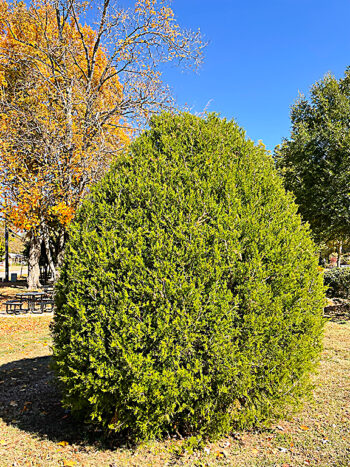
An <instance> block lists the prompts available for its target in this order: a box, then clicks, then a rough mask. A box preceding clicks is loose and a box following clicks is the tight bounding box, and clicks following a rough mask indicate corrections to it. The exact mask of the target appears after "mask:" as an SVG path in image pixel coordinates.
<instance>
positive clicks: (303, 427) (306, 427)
mask: <svg viewBox="0 0 350 467" xmlns="http://www.w3.org/2000/svg"><path fill="white" fill-rule="evenodd" d="M300 429H301V430H304V431H307V430H309V427H308V426H306V425H300Z"/></svg>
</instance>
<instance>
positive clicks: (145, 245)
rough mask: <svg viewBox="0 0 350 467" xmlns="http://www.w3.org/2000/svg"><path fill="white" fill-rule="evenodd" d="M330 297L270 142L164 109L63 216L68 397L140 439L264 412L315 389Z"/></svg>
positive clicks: (219, 426) (62, 321)
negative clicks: (68, 224) (71, 214)
mask: <svg viewBox="0 0 350 467" xmlns="http://www.w3.org/2000/svg"><path fill="white" fill-rule="evenodd" d="M323 305H324V288H323V278H322V275H321V274H320V273H319V271H318V267H317V256H316V255H315V247H314V244H313V242H312V240H311V238H310V233H309V230H308V227H307V226H305V225H303V224H302V223H301V220H300V217H299V215H297V206H296V205H295V204H294V202H293V199H292V197H291V195H289V194H287V193H286V192H285V191H284V189H283V187H282V183H281V180H280V178H279V177H278V175H277V173H276V171H275V169H274V164H273V160H272V158H271V156H270V155H269V154H268V153H267V151H266V150H265V149H264V146H263V145H261V144H259V145H255V144H254V143H253V142H252V141H251V140H249V139H247V138H246V137H245V133H244V131H243V130H242V129H240V128H239V127H238V126H237V124H236V123H234V122H232V121H230V122H228V121H226V120H221V119H220V118H219V117H218V116H217V115H215V114H210V115H208V116H207V117H206V118H199V117H196V116H193V115H190V114H187V113H184V114H179V115H176V116H174V115H170V114H163V115H161V116H159V117H156V118H154V119H153V120H152V122H151V125H150V129H149V130H148V131H145V132H144V133H143V134H142V135H141V136H140V137H139V138H138V139H137V140H136V141H135V142H134V143H133V144H132V145H131V148H130V150H129V152H127V153H126V154H125V155H124V156H123V157H121V158H119V160H118V161H117V162H115V164H114V165H113V167H112V169H111V170H110V171H109V173H108V174H107V175H106V176H105V177H104V178H103V180H102V181H101V182H100V183H99V184H98V186H96V187H95V188H94V189H93V190H92V192H91V194H90V196H89V197H88V198H87V199H86V201H85V202H84V204H83V206H82V207H81V209H80V211H79V212H78V214H77V216H76V220H75V222H74V224H73V226H72V228H71V230H70V241H69V244H68V247H67V251H66V254H65V262H64V265H63V268H62V272H61V276H60V280H59V283H58V286H57V292H56V314H55V322H54V327H53V336H54V361H55V366H56V371H57V374H58V378H59V381H60V383H61V386H62V390H63V394H64V403H65V405H66V407H69V408H70V409H71V410H72V411H75V412H78V413H80V414H83V415H85V417H86V418H87V419H88V420H90V421H91V420H92V421H95V422H97V423H99V424H100V425H101V426H103V427H105V429H106V430H107V431H109V430H112V431H113V430H114V431H115V432H119V433H129V435H130V434H131V435H132V436H133V439H147V438H154V437H160V436H162V435H164V434H166V433H174V432H180V433H183V434H189V433H193V434H196V435H211V436H213V435H218V434H222V433H225V432H228V431H229V430H230V429H232V428H243V427H249V426H252V425H257V424H260V423H263V422H267V421H269V420H271V419H272V418H273V417H275V416H277V415H279V414H281V412H282V411H283V410H285V409H286V408H288V409H289V408H291V407H293V406H295V405H296V404H298V401H300V398H301V396H303V395H304V394H305V393H306V392H307V391H308V390H309V375H310V372H311V371H312V370H313V369H314V366H315V364H316V362H317V359H318V355H319V352H320V348H321V335H322V327H323V319H322V309H323Z"/></svg>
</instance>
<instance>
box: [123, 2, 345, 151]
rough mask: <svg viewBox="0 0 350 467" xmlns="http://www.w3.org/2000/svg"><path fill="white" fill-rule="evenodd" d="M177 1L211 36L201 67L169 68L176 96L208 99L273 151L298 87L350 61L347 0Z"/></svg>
mask: <svg viewBox="0 0 350 467" xmlns="http://www.w3.org/2000/svg"><path fill="white" fill-rule="evenodd" d="M120 3H121V4H122V5H126V4H129V5H130V4H131V3H133V2H131V1H130V0H124V1H123V0H121V2H120ZM172 8H173V10H174V12H175V15H176V17H177V19H178V21H179V23H180V25H182V26H184V27H187V28H191V29H197V28H198V27H199V28H200V29H201V31H202V33H203V34H204V36H205V38H206V40H207V41H209V46H208V47H207V50H206V52H205V60H204V64H203V66H202V67H201V69H200V70H199V72H198V73H197V74H195V73H188V72H186V73H181V72H180V71H179V69H177V68H173V69H171V70H167V71H166V73H165V74H164V80H165V81H166V82H168V83H169V84H170V86H171V87H172V89H173V92H174V95H175V97H176V98H177V101H178V103H179V104H181V105H182V104H185V103H186V104H188V105H189V106H190V107H191V108H192V110H193V111H194V112H201V111H203V109H204V108H205V107H206V105H207V104H208V103H210V104H209V110H212V111H216V112H219V113H220V114H221V115H222V116H225V117H228V118H234V119H236V121H237V122H238V123H239V124H240V125H241V126H243V127H244V128H245V129H246V131H247V134H248V136H250V137H251V138H252V139H254V140H256V141H257V140H259V139H262V140H263V142H264V143H265V144H266V146H267V147H268V149H270V150H273V148H274V147H275V145H276V144H278V143H280V141H281V139H282V137H283V136H288V135H289V110H290V106H291V105H292V103H293V102H294V100H295V99H296V97H297V95H298V91H300V92H303V93H307V92H308V90H309V88H310V86H311V85H312V84H313V83H314V82H315V81H316V80H318V79H320V78H322V77H323V75H324V74H325V73H327V72H328V71H331V72H332V73H333V74H335V75H336V76H337V77H338V78H339V77H340V76H342V74H343V72H344V70H345V68H346V67H347V66H348V65H350V27H349V24H350V1H349V0H332V1H331V0H327V1H326V0H265V1H261V0H246V1H245V2H243V1H236V0H217V1H215V2H214V1H213V0H173V2H172Z"/></svg>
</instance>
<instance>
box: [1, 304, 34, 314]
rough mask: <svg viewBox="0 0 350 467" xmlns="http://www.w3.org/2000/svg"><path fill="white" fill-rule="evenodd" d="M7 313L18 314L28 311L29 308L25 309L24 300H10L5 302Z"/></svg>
mask: <svg viewBox="0 0 350 467" xmlns="http://www.w3.org/2000/svg"><path fill="white" fill-rule="evenodd" d="M5 305H6V313H7V314H9V315H13V314H18V313H27V311H28V310H27V309H23V305H24V303H23V302H20V301H18V300H8V301H7V302H5Z"/></svg>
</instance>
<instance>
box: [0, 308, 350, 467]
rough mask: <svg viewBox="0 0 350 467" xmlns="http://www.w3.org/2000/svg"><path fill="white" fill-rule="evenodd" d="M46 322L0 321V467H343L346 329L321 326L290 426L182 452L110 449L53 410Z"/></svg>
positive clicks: (159, 447) (55, 399) (167, 444)
mask: <svg viewBox="0 0 350 467" xmlns="http://www.w3.org/2000/svg"><path fill="white" fill-rule="evenodd" d="M50 319H51V318H50V317H48V316H26V317H0V466H1V467H5V466H21V467H22V466H45V467H46V466H64V465H66V466H70V465H71V466H73V465H75V466H98V467H100V466H101V467H102V466H165V465H193V466H216V465H230V466H273V465H274V466H281V467H282V466H284V467H286V466H305V465H311V466H339V467H340V466H344V467H345V466H347V467H348V466H349V465H350V447H349V445H350V443H349V442H350V428H349V427H350V424H349V421H350V420H349V415H350V352H349V348H350V322H349V321H345V322H329V323H328V324H327V325H326V334H325V350H324V353H323V357H322V362H321V366H320V372H319V375H318V376H317V377H316V381H315V383H316V389H315V391H314V400H313V402H312V403H308V404H307V405H305V407H304V410H303V411H302V412H300V413H299V414H298V415H297V416H295V417H294V418H292V419H291V420H290V421H280V422H279V423H278V425H276V426H274V427H272V428H271V429H270V430H266V431H263V432H260V433H258V432H255V433H254V432H243V433H239V434H235V435H233V436H231V437H227V438H224V439H223V440H221V441H219V442H216V443H207V444H206V445H205V447H204V449H202V450H198V451H194V452H188V451H187V450H185V449H183V448H182V447H181V446H182V443H183V441H180V440H175V439H170V440H165V441H163V442H152V443H147V444H144V445H142V446H138V447H137V448H131V447H126V446H117V447H116V446H114V447H113V449H112V448H111V447H108V446H107V445H106V442H102V441H101V440H100V439H99V433H98V432H92V431H91V430H89V429H88V427H84V426H82V425H79V423H77V422H76V421H74V420H72V419H71V417H70V415H69V413H66V412H65V411H64V410H63V409H62V407H61V405H60V402H59V392H58V390H57V388H56V387H55V385H54V381H53V377H52V373H51V370H50V368H49V361H50V348H49V344H50V337H49V323H50Z"/></svg>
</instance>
